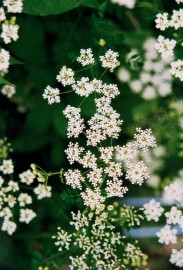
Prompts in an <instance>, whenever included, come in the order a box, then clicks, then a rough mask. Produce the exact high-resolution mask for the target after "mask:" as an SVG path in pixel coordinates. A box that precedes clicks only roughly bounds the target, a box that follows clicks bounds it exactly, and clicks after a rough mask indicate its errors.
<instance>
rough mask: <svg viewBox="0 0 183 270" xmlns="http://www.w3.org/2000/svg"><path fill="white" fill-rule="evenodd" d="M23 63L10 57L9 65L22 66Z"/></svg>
mask: <svg viewBox="0 0 183 270" xmlns="http://www.w3.org/2000/svg"><path fill="white" fill-rule="evenodd" d="M23 64H24V63H23V62H21V61H19V60H18V59H16V58H14V57H12V56H11V58H10V65H23Z"/></svg>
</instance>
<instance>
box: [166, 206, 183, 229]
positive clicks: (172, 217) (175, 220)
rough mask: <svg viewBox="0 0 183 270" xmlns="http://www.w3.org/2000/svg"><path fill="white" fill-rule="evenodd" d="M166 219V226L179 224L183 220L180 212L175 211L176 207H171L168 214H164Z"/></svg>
mask: <svg viewBox="0 0 183 270" xmlns="http://www.w3.org/2000/svg"><path fill="white" fill-rule="evenodd" d="M165 216H166V218H167V224H174V225H175V224H179V221H180V220H181V218H183V215H182V212H181V211H180V210H178V209H177V207H176V206H172V207H171V209H170V212H167V213H166V214H165Z"/></svg>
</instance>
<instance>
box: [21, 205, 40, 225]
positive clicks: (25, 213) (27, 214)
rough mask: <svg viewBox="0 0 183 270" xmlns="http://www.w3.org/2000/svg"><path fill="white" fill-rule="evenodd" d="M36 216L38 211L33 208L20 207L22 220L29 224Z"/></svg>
mask: <svg viewBox="0 0 183 270" xmlns="http://www.w3.org/2000/svg"><path fill="white" fill-rule="evenodd" d="M35 217H36V213H35V212H34V211H32V209H28V208H26V209H20V218H19V220H20V222H25V223H26V224H28V223H29V222H30V221H31V220H32V219H33V218H35Z"/></svg>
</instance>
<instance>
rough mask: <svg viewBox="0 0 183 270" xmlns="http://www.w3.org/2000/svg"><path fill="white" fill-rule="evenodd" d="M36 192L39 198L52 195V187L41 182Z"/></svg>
mask: <svg viewBox="0 0 183 270" xmlns="http://www.w3.org/2000/svg"><path fill="white" fill-rule="evenodd" d="M34 193H35V194H36V195H37V198H38V200H41V199H43V198H46V197H48V198H49V197H51V187H50V186H45V185H42V184H39V185H38V186H37V187H36V188H35V189H34Z"/></svg>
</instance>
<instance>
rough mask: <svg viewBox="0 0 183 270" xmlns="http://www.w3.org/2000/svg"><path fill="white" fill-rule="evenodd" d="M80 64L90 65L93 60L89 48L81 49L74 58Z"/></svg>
mask: <svg viewBox="0 0 183 270" xmlns="http://www.w3.org/2000/svg"><path fill="white" fill-rule="evenodd" d="M76 60H77V61H78V62H79V63H81V65H82V66H87V65H91V64H93V63H94V62H95V60H94V58H93V53H92V50H91V49H90V48H89V49H86V50H85V49H81V50H80V56H79V57H78V58H77V59H76Z"/></svg>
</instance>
